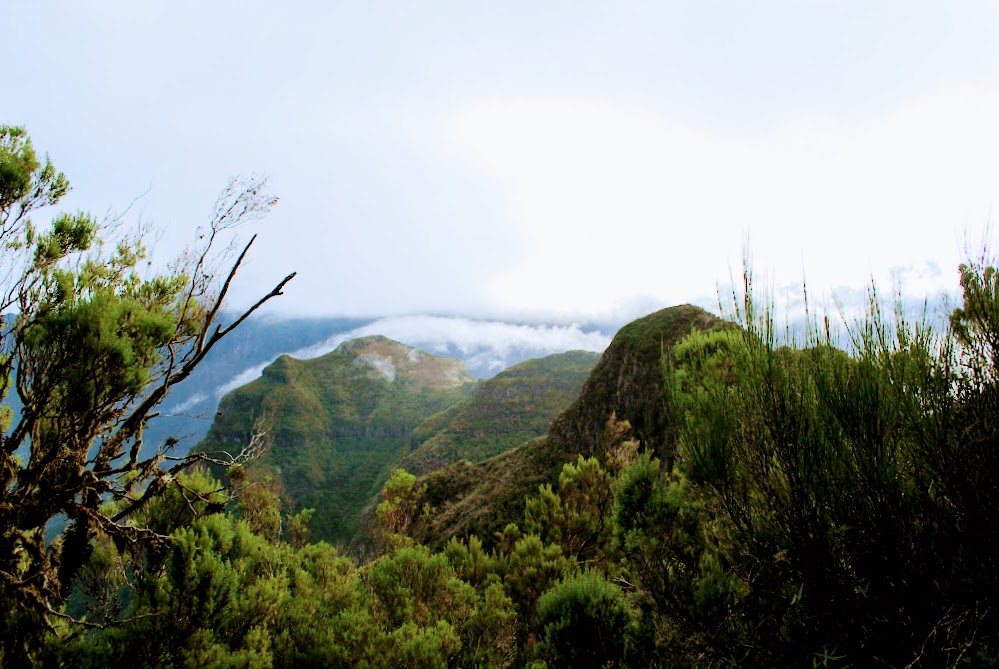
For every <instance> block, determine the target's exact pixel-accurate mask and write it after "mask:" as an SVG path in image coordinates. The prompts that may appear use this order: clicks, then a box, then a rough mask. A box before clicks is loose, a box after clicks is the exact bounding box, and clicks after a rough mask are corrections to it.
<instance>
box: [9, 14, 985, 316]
mask: <svg viewBox="0 0 999 669" xmlns="http://www.w3.org/2000/svg"><path fill="white" fill-rule="evenodd" d="M0 15H2V17H3V23H4V29H3V34H4V37H3V51H4V57H5V62H6V66H5V72H6V80H5V84H4V87H3V93H2V94H0V122H5V123H13V124H20V125H24V126H26V127H27V128H28V130H29V132H30V133H31V135H32V137H33V139H34V141H35V145H36V146H37V147H38V148H39V149H41V150H43V151H47V152H49V153H50V154H51V156H52V159H53V161H54V162H55V164H56V165H57V167H59V168H60V169H62V170H64V171H65V172H66V174H67V176H68V177H69V178H70V180H71V181H72V183H73V185H74V191H73V193H72V194H71V196H69V197H67V198H66V199H65V201H64V203H65V206H66V208H70V209H76V208H84V209H89V210H92V211H94V212H96V213H103V212H105V211H106V210H108V209H109V208H111V209H118V210H120V209H123V208H125V207H127V206H128V205H129V203H130V202H131V201H132V200H133V199H134V198H135V197H136V196H138V195H141V194H143V193H145V195H144V196H143V197H142V198H141V199H140V200H139V201H138V203H137V204H136V205H135V208H134V209H133V211H135V212H136V213H138V214H141V217H142V218H143V219H144V220H147V221H152V222H154V223H156V224H158V225H159V226H161V228H162V229H163V230H164V231H165V232H164V233H163V236H162V238H161V240H160V242H159V244H158V246H157V248H156V252H157V254H158V255H159V256H164V257H165V256H167V255H171V254H173V253H175V252H176V251H177V250H179V249H180V248H181V246H182V245H183V244H184V243H185V242H186V241H187V240H188V239H190V238H191V237H192V235H193V234H194V228H195V226H196V225H197V224H199V223H203V222H205V220H206V218H207V215H208V212H209V210H210V207H211V204H212V202H213V200H214V195H215V193H217V191H218V190H219V189H220V188H221V187H222V185H223V184H224V183H225V181H226V179H227V178H228V177H229V176H231V175H233V174H240V173H242V174H248V173H257V174H267V175H269V176H270V178H271V186H272V190H273V191H274V193H275V194H276V195H278V196H280V198H281V201H280V204H279V205H278V206H277V207H276V208H275V209H274V211H273V212H272V214H271V215H270V216H269V217H268V218H267V219H266V220H265V221H263V222H262V223H261V224H260V225H259V226H257V227H258V229H259V233H260V241H259V243H258V247H257V248H256V250H255V252H254V254H253V259H252V262H251V264H250V265H249V266H248V267H247V269H246V270H245V271H244V272H243V274H242V276H241V283H240V285H239V287H238V293H237V295H236V300H237V302H243V303H245V302H247V301H249V300H250V299H251V298H252V297H254V296H257V295H259V294H261V293H263V292H266V291H267V290H269V288H270V286H271V285H273V284H274V283H276V282H277V280H279V279H280V278H281V277H283V276H284V275H285V274H287V273H288V272H290V271H292V270H297V271H298V272H299V276H298V277H297V278H296V279H295V281H294V282H293V283H292V284H290V285H289V287H288V289H287V293H286V295H285V296H284V297H282V298H281V299H280V300H279V301H278V303H276V304H275V307H276V308H277V309H278V310H280V311H282V312H284V313H291V314H317V313H322V314H349V315H361V316H391V315H399V314H413V313H443V314H460V315H465V316H472V317H490V318H525V319H540V320H548V321H553V320H563V321H571V320H589V321H600V320H616V319H622V318H631V317H635V316H638V315H641V314H642V313H646V312H649V311H652V310H654V309H657V308H661V307H664V306H669V305H673V304H680V303H684V302H696V303H700V304H707V305H710V304H712V303H713V302H715V301H716V297H715V295H716V286H717V285H718V283H719V282H726V281H728V279H729V276H730V272H731V271H733V270H734V271H739V270H740V267H741V261H742V254H743V248H744V247H746V246H747V244H748V248H749V250H750V251H751V253H752V255H753V257H754V264H755V267H756V269H757V271H758V272H761V273H765V274H766V275H767V277H768V279H769V281H770V282H771V283H772V284H773V285H774V286H775V289H776V290H777V292H778V293H779V292H780V291H781V290H783V287H784V286H785V285H799V284H800V283H801V281H802V279H803V278H804V279H806V280H807V281H808V284H809V286H810V288H811V290H812V291H814V292H816V293H820V294H823V295H827V294H832V293H833V292H839V293H840V294H843V295H849V294H851V293H850V291H854V292H855V291H857V290H858V289H862V288H863V286H864V284H865V283H866V282H867V281H868V280H869V278H870V277H871V276H872V275H873V276H875V277H876V278H879V279H881V280H883V281H890V279H891V278H892V277H895V278H898V279H900V280H901V281H902V282H903V287H904V289H905V290H906V292H907V293H909V294H913V295H922V294H934V293H936V292H939V291H941V290H944V289H947V290H953V289H954V288H955V287H956V285H957V272H956V265H957V263H958V262H959V261H960V259H961V250H962V243H963V241H964V239H965V235H966V233H969V232H970V233H971V235H972V238H973V239H976V240H977V239H979V238H980V235H981V230H982V229H983V228H984V226H985V224H986V223H987V221H988V220H989V217H990V213H991V211H992V209H993V207H994V206H995V205H996V204H997V203H999V4H996V3H994V2H990V1H989V2H986V1H984V0H983V1H981V2H970V1H969V2H965V1H961V0H948V1H946V2H943V1H940V2H932V3H931V2H918V1H915V0H900V1H897V2H876V1H873V0H864V1H862V2H861V1H857V2H851V1H846V0H835V1H832V0H829V1H813V2H809V1H806V0H799V1H792V0H785V1H765V0H759V1H753V2H748V1H734V0H733V1H721V0H718V1H711V0H690V1H689V2H666V1H662V2H617V1H616V2H600V3H595V2H538V1H532V2H517V1H510V0H507V1H505V2H469V1H464V2H447V3H446V2H409V1H407V2H402V1H398V2H370V1H365V2H318V1H317V2H295V1H294V0H281V1H280V2H278V1H276V0H272V1H270V2H256V1H247V0H240V1H238V2H236V1H232V2H221V1H209V0H199V1H197V2H184V1H177V0H172V1H171V2H156V1H143V2H135V1H134V0H129V1H126V0H116V1H111V0H87V1H86V2H70V1H65V2H50V1H47V0H30V1H29V0H9V1H8V2H6V3H4V8H3V9H2V11H0ZM147 191H148V192H147ZM747 240H748V242H747Z"/></svg>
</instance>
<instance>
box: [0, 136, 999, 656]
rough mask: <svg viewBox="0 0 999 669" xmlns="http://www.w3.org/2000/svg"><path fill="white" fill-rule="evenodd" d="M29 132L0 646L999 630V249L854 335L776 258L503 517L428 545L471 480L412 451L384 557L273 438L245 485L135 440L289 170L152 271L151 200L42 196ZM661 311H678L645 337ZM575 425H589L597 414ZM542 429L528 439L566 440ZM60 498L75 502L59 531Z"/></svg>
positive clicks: (14, 304)
mask: <svg viewBox="0 0 999 669" xmlns="http://www.w3.org/2000/svg"><path fill="white" fill-rule="evenodd" d="M0 140H2V141H0V224H2V227H0V241H2V242H3V243H4V244H5V249H4V254H5V255H4V262H6V263H7V268H6V269H7V276H8V277H9V279H8V282H7V283H6V284H4V296H5V297H4V300H5V301H4V303H3V307H4V309H3V311H4V312H5V313H13V314H14V315H13V316H10V317H8V319H7V322H5V324H4V325H5V327H4V331H3V332H4V334H3V337H4V339H3V344H4V350H3V353H4V356H5V357H4V358H3V360H2V368H0V372H2V373H3V378H4V380H5V381H4V386H3V388H4V391H5V392H6V393H7V394H10V393H16V394H17V396H18V397H19V398H20V400H21V402H22V404H23V407H24V408H23V410H22V412H21V415H20V417H19V418H18V420H17V422H16V423H14V424H10V421H9V418H8V422H7V424H5V425H4V427H5V428H6V429H5V431H4V437H3V449H2V451H0V477H2V487H0V611H2V614H0V621H2V622H0V663H2V664H3V666H12V667H14V666H67V667H76V666H85V667H91V666H93V667H116V666H122V667H136V666H139V667H141V666H147V667H182V666H185V667H186V666H199V667H311V666H316V667H319V666H321V667H331V666H343V667H365V666H367V667H382V666H406V667H507V666H533V667H546V666H547V667H608V666H610V667H631V666H634V667H649V666H652V667H697V666H754V667H756V666H771V667H800V666H843V667H846V666H855V667H856V666H875V665H884V666H892V667H902V666H926V667H938V666H956V665H969V666H989V665H993V664H995V663H996V661H997V658H999V620H997V617H996V612H995V611H994V604H995V602H996V601H997V597H996V596H997V586H999V564H997V557H999V531H997V529H996V525H995V522H994V521H995V515H996V511H997V510H999V467H997V457H996V452H995V450H996V436H997V416H999V388H997V381H999V368H997V362H999V358H997V356H999V276H997V274H996V271H995V269H994V264H993V263H992V261H991V260H990V259H989V257H988V256H987V255H984V254H983V255H982V256H981V257H978V258H971V259H969V260H968V262H967V264H965V265H963V266H962V267H961V273H960V285H961V289H962V299H961V302H960V305H959V306H958V307H957V308H956V309H954V311H953V313H952V315H951V317H950V319H949V321H948V322H947V323H945V324H943V325H942V326H939V327H934V326H932V325H931V324H930V322H929V321H928V320H926V319H923V320H912V319H910V318H909V317H908V316H907V315H906V313H905V312H904V310H903V309H902V308H901V306H900V305H898V308H897V309H895V310H892V309H889V308H886V307H885V305H884V304H883V303H882V300H881V298H880V297H879V296H878V294H877V293H876V292H874V291H872V292H871V295H870V309H869V312H868V314H867V315H866V316H865V317H864V318H862V319H860V320H858V321H856V322H850V323H847V324H846V326H847V331H848V334H849V337H850V341H849V346H846V347H841V346H839V343H840V342H838V341H836V340H835V338H834V337H833V335H832V334H830V330H829V328H827V327H826V326H825V324H824V323H821V322H816V323H812V324H810V325H809V327H808V329H807V332H806V333H805V334H804V335H802V337H801V340H800V341H798V342H796V341H794V338H793V337H790V338H789V337H787V336H785V334H786V331H785V330H783V329H782V328H780V327H779V325H778V322H777V318H776V316H775V314H774V312H773V310H772V309H770V308H769V307H768V305H767V302H766V297H765V296H761V295H758V294H756V292H754V289H753V287H752V285H751V282H750V281H749V279H748V275H747V281H746V285H745V290H744V291H743V292H742V293H741V294H740V295H739V296H738V299H737V300H736V302H735V306H734V308H733V310H732V313H731V314H730V318H729V319H728V320H727V321H716V320H715V319H710V318H704V319H695V320H694V321H689V320H683V321H682V322H683V323H685V324H688V327H687V330H686V331H684V332H682V333H679V335H678V336H677V337H676V338H675V339H669V340H667V339H666V338H665V337H662V338H660V339H657V340H656V341H655V342H654V345H656V346H660V347H661V351H662V356H661V358H659V359H654V360H651V361H648V362H646V363H643V364H644V366H643V367H642V369H641V370H640V372H641V374H642V375H645V374H649V372H650V369H649V368H648V367H649V365H651V376H652V377H655V378H656V379H657V383H658V385H656V388H657V389H659V390H657V393H659V394H660V395H661V397H659V399H658V400H657V402H658V404H657V406H658V407H660V408H661V411H656V412H654V420H652V419H650V420H648V421H646V422H645V423H644V424H643V425H641V429H640V430H639V429H636V428H635V427H634V426H632V425H631V424H630V423H629V422H628V421H627V420H625V419H623V418H618V417H617V416H615V415H613V413H612V414H611V415H610V418H609V419H608V420H607V421H606V425H605V426H604V429H603V431H602V433H601V434H599V435H596V436H594V437H592V438H590V437H588V438H587V440H586V443H585V444H584V443H582V441H580V443H579V444H577V445H576V447H575V449H576V450H575V454H574V456H573V457H568V458H564V460H565V461H564V462H561V463H560V464H561V466H560V467H557V468H556V469H557V472H556V474H555V476H553V477H549V478H548V479H547V480H545V481H543V482H542V483H541V484H540V485H539V486H537V487H535V488H533V489H532V490H531V491H530V493H529V494H528V495H526V496H525V497H523V498H522V499H520V500H518V509H517V513H518V516H517V517H516V518H512V519H511V522H509V523H507V524H506V525H505V527H503V528H502V529H501V530H500V531H496V532H493V533H492V534H491V535H489V536H476V535H475V534H456V535H453V536H442V537H436V538H435V541H434V542H433V544H434V547H433V548H430V547H428V545H426V544H428V543H430V542H426V541H422V538H424V534H423V532H424V530H425V529H426V528H427V527H428V526H431V524H430V520H432V518H433V517H434V516H435V515H436V514H438V513H441V512H443V511H444V510H445V509H443V508H436V507H435V506H434V500H435V499H436V500H439V503H440V504H445V503H447V502H446V501H444V500H445V499H446V497H445V496H439V497H437V498H434V497H432V496H429V497H428V488H430V487H433V486H435V485H438V486H439V485H440V481H441V479H440V477H439V476H438V477H437V478H435V473H433V472H431V473H430V474H428V475H426V476H421V477H417V476H416V475H415V474H413V473H410V472H407V471H405V470H404V469H399V470H396V471H395V472H393V473H392V474H391V476H390V477H389V478H388V481H387V483H386V484H385V486H384V489H383V491H382V494H381V498H380V503H379V504H378V506H377V509H376V510H375V518H376V520H375V522H374V523H373V526H372V527H371V535H372V536H371V540H372V545H373V546H374V549H373V550H372V551H370V552H368V553H366V554H364V555H356V554H348V553H347V552H345V551H344V550H343V549H341V548H338V547H334V546H332V545H329V544H327V543H324V542H321V541H318V542H317V541H313V540H312V538H311V537H310V533H309V521H310V518H311V516H312V514H313V511H312V510H310V509H294V510H292V509H289V508H288V506H287V503H286V500H285V499H284V496H283V491H282V489H281V486H280V485H278V483H277V482H276V481H275V480H274V479H273V478H268V477H267V476H265V475H263V474H261V473H260V472H259V471H257V470H255V469H254V468H253V467H252V465H251V466H247V461H246V458H245V457H244V458H242V459H240V458H237V457H229V458H228V459H224V460H223V459H221V458H215V461H216V463H217V464H218V463H223V464H224V465H225V466H227V467H228V469H227V471H226V474H227V477H228V480H229V484H228V486H225V487H223V486H221V485H220V484H219V483H218V482H217V481H216V480H214V479H213V477H212V476H211V475H210V474H209V473H208V472H207V470H205V469H203V468H201V467H199V466H198V462H197V460H201V459H205V458H207V457H208V456H206V455H202V456H192V457H191V458H186V459H181V460H180V461H177V462H172V461H170V460H168V459H167V454H168V452H167V451H166V450H161V451H158V452H157V454H156V455H155V456H154V457H152V458H148V459H140V458H139V455H138V453H139V445H140V444H141V435H142V428H143V427H144V425H145V422H146V421H147V420H148V419H149V418H150V417H151V414H152V412H153V410H154V408H155V406H156V404H157V403H158V402H159V400H161V399H162V397H163V396H164V395H165V393H166V392H167V391H168V390H169V387H170V385H172V384H173V383H176V382H178V381H179V380H182V378H183V377H184V375H186V374H187V373H189V370H190V368H191V367H192V366H193V365H196V364H197V363H198V362H199V361H200V359H202V358H203V353H204V352H205V351H206V349H207V348H209V347H210V346H211V345H212V344H213V342H215V341H217V338H218V337H220V336H223V335H224V334H225V333H226V332H228V331H229V330H230V329H231V328H232V327H233V326H234V325H238V322H239V321H237V322H236V323H234V324H231V325H229V326H225V327H219V326H213V321H214V319H215V317H216V316H217V314H218V308H219V304H220V302H221V300H222V298H224V296H225V290H226V286H227V285H228V282H229V281H230V280H231V279H232V276H233V274H234V273H235V270H236V269H237V268H238V266H239V263H240V261H241V259H242V256H241V255H240V256H237V257H235V258H234V259H233V260H232V262H231V263H230V264H228V265H223V266H224V267H229V268H231V269H230V270H228V271H227V272H223V273H222V274H221V275H220V278H221V280H222V282H221V284H214V285H215V286H217V290H215V291H214V292H213V289H212V288H211V286H212V285H213V284H212V282H211V279H212V278H213V275H211V273H210V272H208V270H207V269H206V268H208V267H212V266H217V265H212V264H211V263H210V262H209V261H208V258H210V257H211V253H212V252H213V249H214V248H215V243H216V240H215V239H214V237H215V235H217V234H221V233H222V232H224V231H227V230H229V229H230V228H231V227H232V226H233V225H235V224H236V223H237V222H239V221H241V220H245V218H247V217H252V216H255V215H257V214H259V213H262V212H263V211H264V210H265V209H266V208H267V206H268V205H269V203H270V202H271V200H270V199H269V198H268V197H266V196H265V195H263V192H262V191H261V190H260V188H261V184H259V183H258V182H250V183H249V184H245V185H234V186H233V187H232V188H230V189H229V190H227V191H226V193H225V194H224V195H223V198H222V199H221V200H220V208H219V210H218V216H217V217H216V219H214V221H213V222H212V223H211V224H210V225H209V227H208V228H207V233H206V234H207V237H208V240H207V241H206V242H205V245H202V246H199V247H196V251H195V253H194V254H193V255H192V256H191V257H190V258H191V259H190V260H189V262H188V264H187V265H184V266H180V267H178V270H177V271H176V273H173V274H168V275H164V276H153V277H144V276H142V275H141V274H140V273H138V272H137V271H136V267H137V263H138V261H139V260H140V259H141V258H142V257H143V253H144V250H143V247H142V245H141V241H140V239H139V238H138V237H135V236H134V235H131V234H121V233H123V232H124V230H121V229H120V230H119V231H118V232H119V237H118V238H120V239H121V240H123V241H121V243H118V244H116V245H114V246H113V247H109V245H108V244H107V243H106V242H102V239H103V238H104V237H105V236H108V235H109V234H110V231H109V230H108V229H107V228H106V227H102V226H101V225H100V224H99V223H97V222H96V221H94V219H92V218H91V217H90V216H88V215H86V214H71V215H60V216H57V217H56V218H55V219H54V220H53V222H52V224H51V226H50V227H48V228H44V229H42V228H38V227H36V226H35V225H34V224H33V223H31V222H30V220H29V217H28V214H29V213H30V212H31V211H32V210H34V209H36V208H39V207H41V206H42V205H46V204H54V203H55V202H56V201H58V199H59V197H61V195H63V194H64V193H65V192H66V189H67V188H68V182H67V181H66V180H65V178H64V177H63V176H62V175H61V174H59V173H57V172H56V171H55V169H54V168H53V167H52V166H51V164H50V163H49V162H48V161H47V160H46V161H45V163H44V165H43V164H42V162H41V161H40V160H39V159H38V158H37V156H36V155H35V153H34V150H33V148H32V147H31V144H30V141H29V140H28V137H27V135H26V134H25V133H24V131H23V130H22V129H20V128H10V127H4V128H2V129H0ZM109 239H110V237H109ZM244 253H245V250H244ZM289 278H290V277H289ZM281 286H283V282H282V284H281V285H279V286H278V287H276V288H275V290H274V291H273V292H272V293H271V295H269V296H265V298H264V299H268V298H269V297H270V296H272V295H276V294H279V293H280V289H281ZM761 304H762V305H763V306H762V307H761V306H760V305H761ZM689 309H690V308H688V310H689ZM671 313H677V314H680V313H683V314H684V318H689V313H688V311H677V312H671ZM691 322H693V323H699V324H702V326H703V327H701V328H700V329H691V328H690V327H689V324H690V323H691ZM639 333H645V335H646V336H660V335H656V334H655V333H649V332H648V331H647V330H645V329H642V328H634V329H631V330H629V331H628V333H627V335H626V337H632V336H637V335H638V334H639ZM626 344H627V342H625V341H623V340H622V342H621V346H625V345H626ZM612 348H613V347H612ZM845 350H849V353H847V352H845ZM600 369H601V367H600V366H598V368H597V370H595V371H594V374H598V373H600ZM642 378H644V376H643V377H642ZM591 385H592V387H593V388H597V387H602V386H600V383H599V382H594V383H593V384H591ZM607 396H608V395H607V394H606V393H605V394H603V395H601V394H598V393H596V392H593V393H592V394H590V395H585V393H584V396H581V398H582V397H590V398H594V399H592V400H591V401H598V400H597V399H595V398H598V397H599V398H606V397H607ZM599 401H603V400H602V399H601V400H599ZM570 411H571V412H572V414H573V415H575V416H582V415H588V414H587V407H581V406H578V405H577V406H574V407H573V408H572V409H571V410H570ZM567 413H568V412H567ZM591 413H592V412H591ZM8 416H9V414H8ZM556 424H558V425H559V426H560V427H559V430H560V431H559V439H560V440H561V442H560V443H565V442H567V441H569V442H571V439H572V435H573V434H574V432H573V431H572V429H571V425H573V424H574V423H573V422H572V421H567V420H563V421H561V422H559V421H556ZM575 434H578V433H575ZM543 439H544V438H541V439H536V440H533V441H532V442H528V443H527V444H524V445H523V446H521V447H519V449H523V450H524V452H525V453H541V454H542V455H543V454H545V453H547V454H549V455H550V454H551V453H554V452H555V451H552V450H550V449H549V450H548V451H542V450H541V449H542V448H543V445H544V444H545V442H544V440H543ZM25 445H26V446H27V447H28V452H29V453H30V455H29V457H28V458H19V457H16V456H15V455H14V453H15V451H16V450H17V449H18V448H21V447H22V446H25ZM167 446H168V444H164V447H167ZM243 446H245V447H246V448H247V449H249V450H252V446H253V444H252V443H247V444H244V445H243ZM569 447H571V443H570V445H569ZM531 449H534V450H531ZM247 452H248V451H247ZM558 453H563V451H558ZM496 458H497V459H502V458H504V455H500V456H496ZM512 461H513V460H509V459H507V460H502V462H512ZM516 462H518V463H519V465H518V467H520V469H519V470H517V471H510V470H509V468H506V469H507V471H504V472H503V473H504V474H505V475H507V476H511V477H514V476H521V477H522V479H523V480H532V481H533V480H536V479H534V478H530V477H532V476H539V473H538V471H540V472H542V473H543V472H545V471H547V469H546V468H548V467H549V466H550V463H549V462H547V460H545V458H544V457H541V455H539V456H538V457H537V458H534V459H531V458H530V457H525V458H523V459H520V460H517V461H516ZM532 464H537V466H538V467H539V468H540V469H539V470H538V471H530V468H531V466H532ZM481 471H489V470H488V468H485V469H483V470H481ZM494 488H495V490H494V493H495V494H497V495H500V494H501V493H502V490H501V489H500V488H501V484H500V483H499V482H497V483H496V484H495V486H494ZM57 514H65V515H66V516H67V517H68V518H69V525H68V528H67V530H66V531H65V532H64V533H63V534H62V536H60V537H59V538H58V539H56V540H55V541H52V542H49V543H46V542H45V540H44V537H43V532H44V528H45V526H46V523H47V522H48V521H50V520H51V519H52V518H53V517H55V516H56V515H57Z"/></svg>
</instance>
